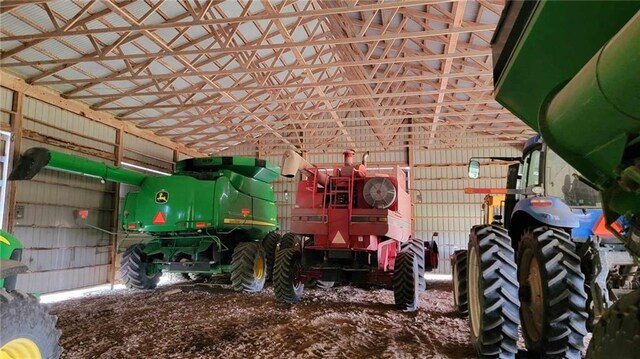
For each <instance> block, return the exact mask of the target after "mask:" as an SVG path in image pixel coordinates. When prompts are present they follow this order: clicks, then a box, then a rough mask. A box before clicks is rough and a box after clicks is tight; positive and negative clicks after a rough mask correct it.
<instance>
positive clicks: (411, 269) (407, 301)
mask: <svg viewBox="0 0 640 359" xmlns="http://www.w3.org/2000/svg"><path fill="white" fill-rule="evenodd" d="M418 262H419V259H418V257H417V256H416V255H415V253H413V251H410V250H407V251H405V252H400V253H398V255H397V256H396V263H395V265H394V268H393V297H394V299H395V303H396V308H398V309H402V310H406V311H414V310H416V309H418V304H419V302H420V292H421V290H420V266H419V263H418Z"/></svg>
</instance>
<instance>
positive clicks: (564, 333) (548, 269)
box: [518, 226, 587, 358]
mask: <svg viewBox="0 0 640 359" xmlns="http://www.w3.org/2000/svg"><path fill="white" fill-rule="evenodd" d="M575 249H576V246H575V243H573V242H572V241H571V238H570V236H569V234H568V233H566V232H564V231H563V230H561V229H557V228H552V227H546V226H543V227H538V228H533V229H529V230H526V231H525V232H524V233H523V234H522V237H521V239H520V244H519V250H518V281H519V284H520V303H521V305H520V318H521V321H522V335H523V337H524V340H525V344H526V347H527V349H528V350H529V351H530V352H532V353H535V354H536V355H539V356H541V357H545V358H547V357H554V356H555V357H562V358H581V351H582V350H583V349H584V343H583V340H584V336H585V335H586V334H587V329H586V322H587V310H586V307H585V303H586V301H587V294H586V293H585V291H584V274H583V273H582V271H581V270H580V257H579V256H578V255H577V254H576V250H575ZM532 268H533V270H532ZM537 293H539V294H537Z"/></svg>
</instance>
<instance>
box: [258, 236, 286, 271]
mask: <svg viewBox="0 0 640 359" xmlns="http://www.w3.org/2000/svg"><path fill="white" fill-rule="evenodd" d="M281 238H282V237H281V236H280V233H278V232H269V234H267V236H266V237H264V239H263V240H262V246H263V247H264V253H265V258H266V259H267V280H269V281H270V280H272V278H273V263H275V261H276V248H277V246H278V242H280V239H281Z"/></svg>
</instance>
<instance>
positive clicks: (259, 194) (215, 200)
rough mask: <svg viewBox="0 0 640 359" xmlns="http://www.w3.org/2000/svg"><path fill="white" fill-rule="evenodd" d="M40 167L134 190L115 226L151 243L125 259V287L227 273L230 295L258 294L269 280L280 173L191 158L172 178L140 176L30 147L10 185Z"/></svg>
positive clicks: (252, 162) (265, 166)
mask: <svg viewBox="0 0 640 359" xmlns="http://www.w3.org/2000/svg"><path fill="white" fill-rule="evenodd" d="M44 167H46V168H48V169H52V170H59V171H66V172H72V173H77V174H83V175H88V176H93V177H97V178H100V179H103V180H107V181H114V182H120V183H126V184H129V185H133V186H138V187H139V190H138V191H134V192H130V193H128V194H127V195H126V197H125V200H124V206H123V210H122V213H121V218H120V223H121V225H122V230H123V231H124V232H125V234H127V233H144V234H147V235H148V236H150V237H151V239H150V240H148V241H146V242H145V243H140V244H135V245H133V246H130V247H129V248H128V249H127V250H126V251H125V252H124V254H123V257H122V264H121V268H120V272H121V274H122V279H123V280H124V282H125V283H126V284H127V285H128V286H129V287H133V288H140V289H152V288H155V286H156V285H157V283H158V281H159V279H160V276H161V275H162V272H163V271H166V272H178V273H183V275H185V276H190V277H202V276H209V275H212V274H218V273H228V272H230V273H231V282H232V284H233V287H234V289H236V290H238V291H245V292H256V291H260V290H262V288H263V286H264V283H265V280H266V279H267V277H268V276H269V275H270V274H271V268H272V266H273V257H274V255H275V254H274V251H275V246H276V244H277V243H278V241H279V240H280V236H279V235H278V234H277V233H276V232H275V230H276V229H277V227H278V223H277V221H276V219H277V218H276V206H275V200H274V194H273V189H272V185H271V182H272V181H273V180H274V179H275V178H276V177H277V176H278V171H279V168H278V167H277V166H274V165H272V164H271V163H269V162H266V161H262V160H258V159H255V158H245V157H209V158H195V159H187V160H183V161H179V162H178V163H177V164H176V170H175V172H174V173H173V174H172V175H170V176H145V175H143V174H140V173H137V172H132V171H128V170H125V169H122V168H118V167H114V166H109V165H106V164H103V163H99V162H95V161H90V160H87V159H84V158H81V157H77V156H72V155H67V154H63V153H60V152H55V151H49V150H47V149H44V148H32V149H29V150H28V151H26V152H25V153H24V154H23V155H22V157H21V158H20V160H19V162H18V163H17V165H16V167H15V168H14V171H13V172H12V174H11V177H10V179H13V180H27V179H31V178H32V177H33V176H35V175H36V174H37V173H38V172H39V171H40V170H41V169H42V168H44ZM85 215H86V214H85Z"/></svg>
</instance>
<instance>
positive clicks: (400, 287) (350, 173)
mask: <svg viewBox="0 0 640 359" xmlns="http://www.w3.org/2000/svg"><path fill="white" fill-rule="evenodd" d="M353 156H354V152H353V151H346V152H344V164H343V165H342V166H341V167H338V168H335V169H333V171H332V172H331V173H326V172H324V171H323V170H321V169H319V168H318V167H316V166H314V165H312V164H310V163H309V162H307V161H306V160H305V159H303V158H302V157H301V156H300V155H298V154H297V153H295V152H294V151H292V150H289V151H287V152H286V153H285V155H284V162H283V166H282V175H283V176H285V177H289V178H292V177H294V176H295V175H296V174H297V173H298V171H300V172H301V173H302V174H303V176H304V177H306V178H305V179H303V180H301V181H300V183H299V184H298V190H297V193H296V205H295V207H294V208H293V211H292V219H291V233H287V234H285V235H284V237H283V239H282V243H281V244H280V248H279V250H278V251H277V253H276V261H275V266H274V287H275V293H276V297H277V299H278V300H279V301H281V302H286V303H294V302H297V301H299V300H300V298H301V296H302V291H303V289H304V284H305V283H308V282H313V281H315V282H316V283H317V284H318V285H319V286H321V287H330V286H332V285H333V284H334V283H335V282H349V283H364V284H373V285H381V286H384V287H387V288H393V290H394V294H395V302H396V306H397V307H398V308H400V309H407V310H415V309H416V307H417V305H418V297H419V294H420V292H421V291H424V289H425V287H426V286H425V279H424V275H423V274H424V270H425V258H429V263H428V264H429V268H431V266H432V263H431V260H432V257H433V256H432V253H431V251H430V250H429V249H427V250H425V243H424V242H423V241H422V240H420V239H416V238H412V235H411V201H410V196H409V193H408V192H407V189H406V176H405V174H404V172H403V171H402V170H401V169H400V168H399V167H396V168H395V170H394V174H393V176H390V175H381V174H377V175H373V176H370V175H367V169H366V158H367V155H365V156H364V157H363V160H362V163H360V164H354V163H353ZM287 247H289V248H287ZM428 247H429V248H433V247H434V246H428ZM436 263H437V261H436Z"/></svg>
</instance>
